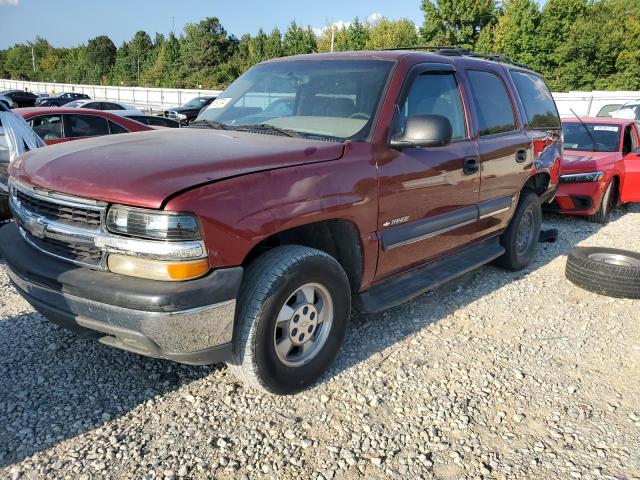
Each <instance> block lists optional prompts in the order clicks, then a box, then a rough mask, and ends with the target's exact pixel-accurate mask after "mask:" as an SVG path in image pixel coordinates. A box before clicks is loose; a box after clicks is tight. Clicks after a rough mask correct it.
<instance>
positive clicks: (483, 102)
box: [467, 70, 516, 137]
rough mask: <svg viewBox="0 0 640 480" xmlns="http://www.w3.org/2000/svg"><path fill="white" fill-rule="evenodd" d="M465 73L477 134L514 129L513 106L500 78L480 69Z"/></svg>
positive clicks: (483, 134)
mask: <svg viewBox="0 0 640 480" xmlns="http://www.w3.org/2000/svg"><path fill="white" fill-rule="evenodd" d="M467 75H468V77H469V86H470V87H471V96H472V98H473V103H474V106H475V110H476V116H477V117H478V134H479V135H480V136H481V137H483V136H487V135H495V134H497V133H504V132H511V131H513V130H515V129H516V119H515V116H514V114H513V106H512V104H511V100H510V99H509V94H508V93H507V89H506V87H505V85H504V82H503V81H502V79H501V78H500V77H498V75H496V74H495V73H491V72H486V71H482V70H469V71H467Z"/></svg>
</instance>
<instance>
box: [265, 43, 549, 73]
mask: <svg viewBox="0 0 640 480" xmlns="http://www.w3.org/2000/svg"><path fill="white" fill-rule="evenodd" d="M442 50H447V49H444V48H443V49H442ZM409 57H413V59H414V60H415V61H416V63H419V62H434V63H449V64H451V65H455V64H456V63H458V62H459V61H460V60H462V59H464V60H465V61H473V62H478V63H479V64H484V63H490V64H493V65H500V66H503V67H505V66H506V67H513V68H517V69H520V70H526V71H530V72H532V73H536V72H534V71H533V70H531V69H530V68H527V67H525V66H524V65H519V64H515V63H509V62H508V61H497V60H492V59H490V58H483V57H475V56H472V55H464V54H460V55H445V54H442V53H438V52H437V51H428V50H420V49H416V50H411V49H404V50H403V49H398V50H361V51H349V52H332V53H329V52H327V53H310V54H306V55H292V56H290V57H280V58H274V59H271V60H267V61H265V62H262V63H278V62H287V61H291V60H387V61H394V62H398V61H400V60H402V59H406V58H409ZM495 58H497V57H495ZM536 75H537V73H536Z"/></svg>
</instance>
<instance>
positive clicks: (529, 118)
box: [0, 49, 561, 393]
mask: <svg viewBox="0 0 640 480" xmlns="http://www.w3.org/2000/svg"><path fill="white" fill-rule="evenodd" d="M494 59H495V60H498V61H491V60H494ZM278 99H286V102H287V103H288V104H289V106H288V108H285V109H282V110H281V109H279V108H269V106H270V105H273V104H274V102H275V101H277V100H278ZM289 107H290V108H289ZM250 119H253V120H250ZM192 125H193V126H192V127H189V128H180V129H170V130H160V131H154V132H146V133H140V134H136V135H131V136H125V135H120V136H116V137H112V138H108V137H102V138H96V139H89V140H85V141H84V142H83V148H82V149H78V148H74V146H73V145H59V146H57V147H56V148H52V149H46V148H44V149H41V150H39V151H35V152H30V153H27V154H26V155H23V156H22V157H20V158H19V159H18V160H17V161H16V162H15V163H14V164H13V165H12V167H11V187H10V199H11V208H12V211H13V213H14V216H15V218H16V223H15V224H12V225H9V226H6V227H3V228H1V229H0V250H1V251H2V254H3V256H4V258H5V259H6V263H7V265H8V267H9V275H10V277H11V279H12V281H13V282H14V284H15V285H16V287H17V289H18V291H19V292H20V293H21V294H22V295H23V296H24V297H25V298H26V299H27V300H28V301H29V302H30V303H31V304H32V305H34V306H35V308H36V309H37V310H38V311H40V312H41V313H42V314H43V315H45V316H46V317H48V318H50V319H51V320H52V321H55V322H58V323H59V324H61V325H63V326H66V327H68V328H71V329H74V330H76V331H79V332H81V333H83V334H86V335H93V336H95V337H97V338H99V339H100V341H101V342H103V343H106V344H108V345H112V346H114V347H118V348H122V349H125V350H129V351H133V352H138V353H141V354H145V355H150V356H155V357H160V358H166V359H171V360H176V361H179V362H185V363H192V364H206V363H215V362H220V361H225V362H227V363H228V364H229V366H230V367H231V368H232V370H233V371H234V373H235V374H236V375H237V376H238V378H240V379H242V380H244V381H245V382H246V383H248V384H250V385H252V386H254V387H256V388H258V389H262V390H266V391H269V392H274V393H292V392H296V391H299V390H300V389H302V388H304V387H306V386H307V385H309V384H311V383H312V382H314V381H315V380H316V379H317V378H318V377H319V376H320V375H321V374H322V373H323V372H324V371H325V370H326V369H327V367H328V366H329V364H330V363H331V362H332V360H333V359H334V358H335V356H336V355H337V353H338V351H339V349H340V347H341V345H342V342H343V340H344V336H345V334H346V331H347V324H348V320H349V316H350V313H351V306H352V302H353V305H354V306H356V307H357V308H358V309H360V310H361V311H365V312H372V311H379V310H382V309H385V308H388V307H391V306H393V305H397V304H399V303H401V302H404V301H406V300H409V299H411V298H413V297H415V296H416V295H419V294H421V293H423V292H425V291H427V290H429V289H432V288H434V287H436V286H438V285H440V284H442V283H443V282H446V281H448V280H450V279H452V278H455V277H456V276H458V275H461V274H463V273H465V272H468V271H470V270H472V269H474V268H477V267H479V266H481V265H483V264H486V263H488V262H491V261H495V262H496V263H497V264H498V265H500V266H502V267H503V268H506V269H509V270H519V269H522V268H525V267H526V266H527V265H529V263H530V262H531V261H532V259H533V258H534V255H535V253H536V250H537V245H538V239H539V235H540V230H541V223H542V214H541V203H542V202H546V201H548V200H550V199H551V198H552V197H553V195H554V194H555V191H556V188H557V182H558V172H559V166H560V156H561V142H560V139H561V125H560V118H559V116H558V113H557V110H556V106H555V103H554V101H553V98H552V97H551V94H550V93H549V90H548V89H547V87H546V85H545V83H544V82H543V81H542V79H541V78H540V77H539V76H538V75H537V74H536V73H534V72H532V71H530V70H528V69H526V68H524V67H522V66H520V65H515V64H512V63H508V62H505V61H504V60H503V59H502V58H497V57H491V59H484V58H478V56H477V55H471V54H469V52H466V51H462V50H459V49H445V50H441V51H439V52H436V53H426V52H417V51H378V52H345V53H334V54H318V55H309V56H295V57H287V58H283V59H276V60H271V61H268V62H264V63H261V64H259V65H257V66H255V67H253V68H251V69H249V70H248V71H247V72H245V73H244V74H243V75H242V76H241V77H240V78H239V79H238V80H236V81H235V82H234V83H233V84H232V85H231V86H230V87H229V88H228V89H227V90H226V91H224V92H223V93H222V94H221V95H220V96H219V97H218V98H217V99H216V100H215V101H213V102H212V103H211V104H210V105H209V106H208V107H207V109H206V110H204V111H202V112H201V113H200V115H199V116H198V119H197V120H196V121H195V122H194V123H193V124H192ZM28 334H29V333H28V332H25V335H28Z"/></svg>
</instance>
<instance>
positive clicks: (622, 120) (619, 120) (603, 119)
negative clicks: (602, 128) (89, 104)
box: [562, 117, 635, 125]
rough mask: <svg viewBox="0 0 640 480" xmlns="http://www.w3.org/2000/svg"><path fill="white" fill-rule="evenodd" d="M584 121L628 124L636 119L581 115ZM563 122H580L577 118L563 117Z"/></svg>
mask: <svg viewBox="0 0 640 480" xmlns="http://www.w3.org/2000/svg"><path fill="white" fill-rule="evenodd" d="M580 120H582V121H583V122H584V123H605V124H611V125H627V124H629V123H634V122H635V120H630V119H628V118H613V117H580ZM562 123H580V122H579V120H578V119H577V118H571V117H567V118H563V119H562Z"/></svg>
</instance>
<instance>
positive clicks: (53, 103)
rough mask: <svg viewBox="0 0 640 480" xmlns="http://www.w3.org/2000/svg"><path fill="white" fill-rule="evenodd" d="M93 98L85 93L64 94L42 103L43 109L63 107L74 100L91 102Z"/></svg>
mask: <svg viewBox="0 0 640 480" xmlns="http://www.w3.org/2000/svg"><path fill="white" fill-rule="evenodd" d="M90 99H91V97H90V96H89V95H87V94H84V93H76V92H64V93H58V94H57V95H53V96H51V97H49V98H45V99H43V100H41V101H40V105H39V106H41V107H61V106H63V105H66V104H67V103H69V102H73V101H74V100H90Z"/></svg>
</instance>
